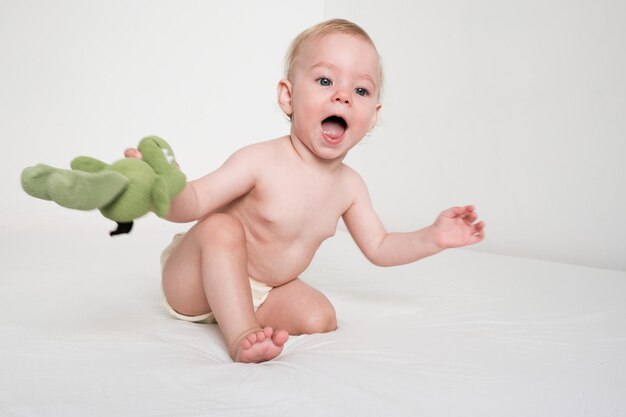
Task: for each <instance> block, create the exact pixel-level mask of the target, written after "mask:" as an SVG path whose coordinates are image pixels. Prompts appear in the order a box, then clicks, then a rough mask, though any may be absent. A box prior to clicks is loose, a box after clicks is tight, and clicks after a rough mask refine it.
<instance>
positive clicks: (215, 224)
mask: <svg viewBox="0 0 626 417" xmlns="http://www.w3.org/2000/svg"><path fill="white" fill-rule="evenodd" d="M194 229H196V230H195V232H196V235H197V236H198V237H199V238H200V239H202V240H203V241H206V242H207V243H210V244H219V245H222V246H223V245H226V246H232V245H239V244H241V242H242V241H245V237H246V232H245V230H244V228H243V225H242V224H241V222H240V221H239V220H237V219H236V218H234V217H233V216H231V215H230V214H225V213H217V214H213V215H211V216H209V217H207V218H206V219H204V220H201V221H200V222H199V223H198V224H197V225H196V226H195V227H194Z"/></svg>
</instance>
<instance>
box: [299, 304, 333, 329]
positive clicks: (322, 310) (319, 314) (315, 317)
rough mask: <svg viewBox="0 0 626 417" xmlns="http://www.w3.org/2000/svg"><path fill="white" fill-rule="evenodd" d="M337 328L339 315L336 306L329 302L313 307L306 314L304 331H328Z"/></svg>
mask: <svg viewBox="0 0 626 417" xmlns="http://www.w3.org/2000/svg"><path fill="white" fill-rule="evenodd" d="M336 329H337V315H336V313H335V308H334V307H333V306H332V304H330V302H327V304H325V305H324V306H320V307H318V308H316V309H311V310H310V311H309V312H308V313H307V314H306V319H305V320H304V323H303V329H302V333H304V334H313V333H327V332H332V331H333V330H336Z"/></svg>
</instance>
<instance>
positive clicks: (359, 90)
mask: <svg viewBox="0 0 626 417" xmlns="http://www.w3.org/2000/svg"><path fill="white" fill-rule="evenodd" d="M354 92H355V93H357V94H358V95H360V96H367V95H369V91H367V90H366V89H365V88H361V87H359V88H355V89H354Z"/></svg>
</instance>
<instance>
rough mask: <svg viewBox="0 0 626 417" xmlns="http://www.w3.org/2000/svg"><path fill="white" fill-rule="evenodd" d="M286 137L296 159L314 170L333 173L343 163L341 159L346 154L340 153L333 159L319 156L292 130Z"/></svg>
mask: <svg viewBox="0 0 626 417" xmlns="http://www.w3.org/2000/svg"><path fill="white" fill-rule="evenodd" d="M286 138H287V139H288V140H289V142H290V143H291V147H292V149H293V151H294V153H295V154H296V156H297V157H298V159H300V160H301V161H302V162H303V163H304V164H305V165H307V166H309V167H311V168H313V169H316V170H320V171H326V172H329V173H333V172H335V171H336V170H337V169H338V168H339V167H340V166H341V165H342V164H343V160H344V158H345V157H346V155H341V156H340V157H338V158H335V159H326V158H321V157H319V156H317V155H316V154H315V153H313V152H312V151H311V150H310V149H309V148H308V147H307V146H306V145H305V144H304V143H302V142H301V141H300V139H298V137H297V136H296V135H295V134H294V133H293V132H292V133H291V134H290V135H288V136H287V137H286Z"/></svg>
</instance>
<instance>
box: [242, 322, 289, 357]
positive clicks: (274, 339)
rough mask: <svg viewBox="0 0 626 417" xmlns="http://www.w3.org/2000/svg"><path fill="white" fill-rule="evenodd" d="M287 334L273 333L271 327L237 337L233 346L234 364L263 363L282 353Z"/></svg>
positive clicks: (281, 331) (280, 331)
mask: <svg viewBox="0 0 626 417" xmlns="http://www.w3.org/2000/svg"><path fill="white" fill-rule="evenodd" d="M287 339H289V334H288V333H287V332H286V331H284V330H278V331H276V332H275V331H274V330H273V329H272V328H271V327H266V328H264V329H260V328H258V329H252V330H249V331H247V332H245V333H244V334H243V335H241V336H240V337H238V338H237V339H236V340H235V343H234V344H233V350H234V353H233V354H232V357H233V359H234V360H235V362H247V363H251V362H256V363H258V362H265V361H269V360H270V359H274V358H275V357H277V356H278V355H279V354H280V352H282V351H283V347H284V345H285V343H286V342H287Z"/></svg>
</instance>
